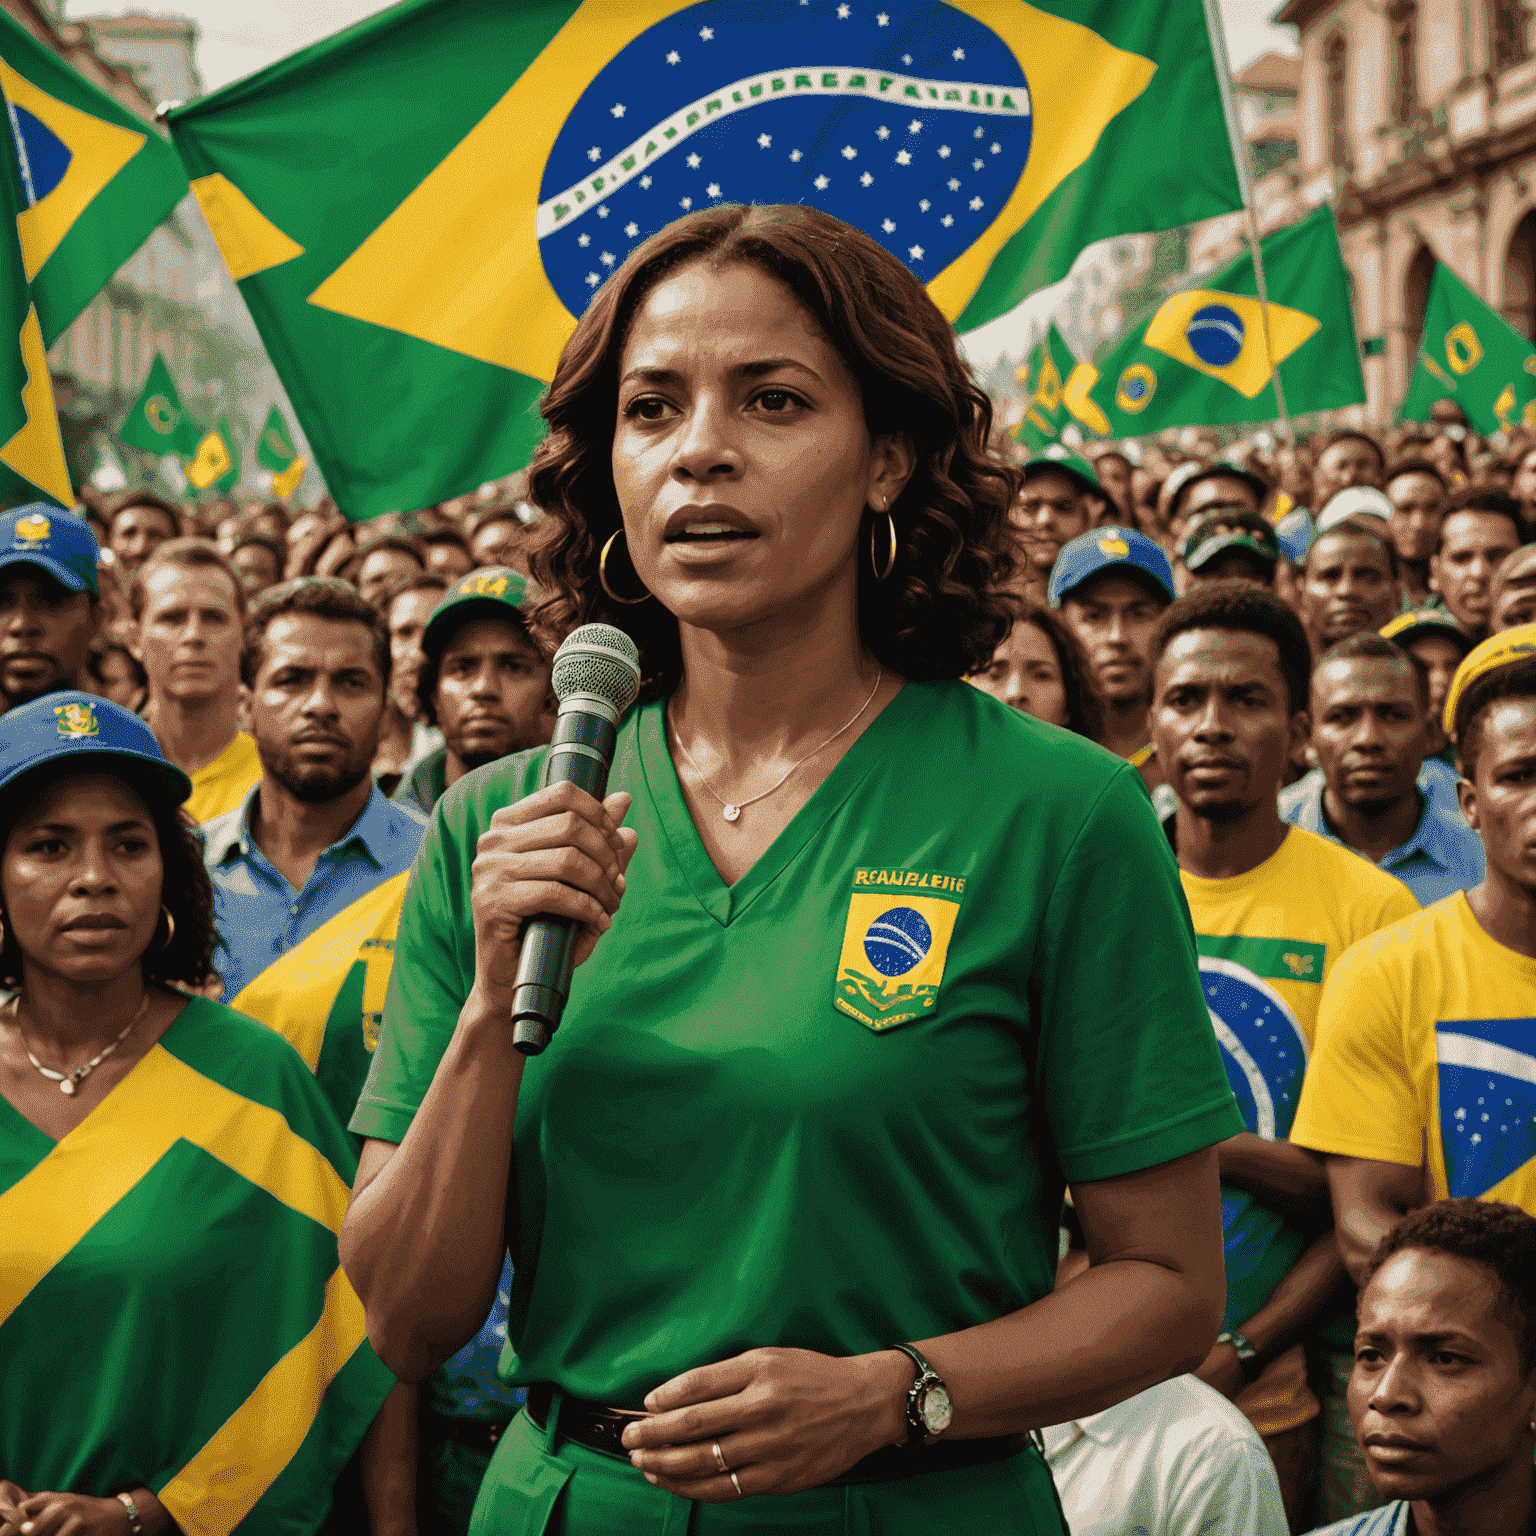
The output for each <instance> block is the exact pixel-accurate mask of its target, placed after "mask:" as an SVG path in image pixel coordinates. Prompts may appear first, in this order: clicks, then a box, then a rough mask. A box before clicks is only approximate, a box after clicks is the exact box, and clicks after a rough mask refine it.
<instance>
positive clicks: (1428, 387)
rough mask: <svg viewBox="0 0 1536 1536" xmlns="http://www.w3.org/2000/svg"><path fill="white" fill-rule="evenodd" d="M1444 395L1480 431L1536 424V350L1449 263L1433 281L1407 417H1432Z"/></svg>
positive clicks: (1405, 404)
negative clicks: (1432, 409)
mask: <svg viewBox="0 0 1536 1536" xmlns="http://www.w3.org/2000/svg"><path fill="white" fill-rule="evenodd" d="M1445 399H1451V400H1454V401H1455V402H1456V404H1457V405H1459V406H1460V407H1461V411H1462V414H1463V415H1464V416H1465V417H1466V418H1467V420H1468V421H1469V422H1471V423H1472V425H1473V427H1475V428H1476V429H1477V431H1479V432H1498V431H1504V432H1508V431H1509V430H1510V428H1511V427H1514V426H1516V425H1518V424H1519V423H1521V422H1524V423H1525V424H1526V425H1527V426H1536V347H1533V346H1532V345H1531V343H1530V342H1529V341H1527V340H1526V339H1525V337H1524V336H1522V335H1521V334H1520V333H1519V331H1517V330H1516V329H1515V328H1514V327H1513V326H1512V325H1510V324H1508V322H1507V321H1505V320H1504V318H1503V317H1502V316H1500V315H1498V314H1496V313H1495V312H1494V311H1493V310H1491V309H1490V308H1489V307H1488V306H1487V305H1486V304H1485V303H1484V302H1483V301H1482V300H1481V299H1480V298H1478V296H1477V295H1476V294H1475V293H1473V291H1472V290H1471V289H1470V288H1469V287H1467V285H1466V284H1465V283H1464V282H1462V280H1461V279H1460V278H1459V277H1457V276H1456V274H1455V273H1454V272H1452V271H1451V269H1450V268H1449V267H1448V266H1446V264H1445V263H1444V262H1443V261H1442V262H1437V263H1436V265H1435V275H1434V278H1433V280H1432V281H1431V282H1430V285H1429V302H1428V303H1427V304H1426V306H1425V309H1424V338H1423V340H1422V341H1421V342H1420V344H1419V361H1418V366H1417V367H1416V368H1415V369H1414V370H1413V377H1412V378H1411V379H1410V380H1409V381H1408V394H1407V397H1406V398H1405V399H1404V401H1403V409H1402V413H1401V414H1402V416H1403V417H1404V419H1405V420H1408V421H1428V420H1429V408H1430V406H1431V405H1433V404H1434V403H1435V401H1436V400H1445Z"/></svg>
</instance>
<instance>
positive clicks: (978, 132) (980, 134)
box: [976, 128, 987, 139]
mask: <svg viewBox="0 0 1536 1536" xmlns="http://www.w3.org/2000/svg"><path fill="white" fill-rule="evenodd" d="M986 136H987V130H986V129H985V128H978V129H977V130H976V137H977V138H978V139H984V138H986Z"/></svg>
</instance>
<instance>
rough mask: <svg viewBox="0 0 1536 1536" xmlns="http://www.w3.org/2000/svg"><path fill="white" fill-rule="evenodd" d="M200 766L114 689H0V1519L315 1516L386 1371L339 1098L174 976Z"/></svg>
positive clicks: (195, 976) (201, 903) (203, 877)
mask: <svg viewBox="0 0 1536 1536" xmlns="http://www.w3.org/2000/svg"><path fill="white" fill-rule="evenodd" d="M190 791H191V783H190V781H189V780H188V778H187V776H186V775H185V774H184V773H183V772H182V771H181V770H180V769H179V768H176V767H173V766H172V765H171V764H170V763H167V762H166V761H165V759H164V758H163V757H162V755H161V753H160V749H159V747H158V746H157V745H156V743H155V738H154V736H153V735H152V734H151V732H150V730H149V728H148V726H146V725H145V724H144V723H143V722H142V721H140V720H138V719H137V718H136V717H135V716H133V715H131V714H129V713H128V712H127V711H126V710H124V709H121V708H119V707H118V706H117V705H115V704H112V703H109V702H108V701H107V700H105V699H101V698H97V697H95V696H93V695H91V694H85V693H50V694H48V695H46V696H45V697H44V698H41V699H37V700H35V701H34V702H33V703H31V704H27V705H23V706H22V707H20V708H18V709H13V710H11V711H10V712H9V713H7V714H5V715H4V716H0V806H3V808H4V809H3V811H0V922H3V924H4V935H3V940H0V980H3V982H4V985H5V987H6V988H7V989H8V990H7V994H6V995H5V997H4V1000H3V1002H0V1232H3V1234H4V1237H3V1243H4V1258H3V1261H0V1404H4V1408H3V1409H0V1536H18V1533H20V1536H60V1533H65V1536H123V1533H125V1532H130V1533H132V1536H140V1533H143V1536H164V1533H167V1532H172V1531H175V1530H176V1529H177V1528H178V1527H179V1528H181V1529H183V1530H186V1531H197V1532H206V1533H222V1532H227V1531H230V1530H232V1529H233V1528H234V1527H235V1526H236V1525H239V1526H240V1529H241V1530H242V1532H246V1533H264V1532H273V1533H282V1536H297V1533H307V1532H312V1531H315V1530H317V1529H318V1528H319V1526H320V1525H321V1523H322V1521H323V1520H324V1519H325V1517H326V1512H327V1509H328V1508H329V1505H330V1498H331V1486H332V1484H333V1482H334V1481H335V1480H336V1477H337V1474H338V1472H339V1471H340V1469H341V1467H342V1464H343V1463H345V1462H346V1461H347V1459H348V1458H349V1457H350V1456H351V1455H352V1453H353V1451H354V1450H356V1449H357V1448H358V1446H359V1443H360V1442H361V1441H362V1440H363V1437H364V1432H365V1431H366V1430H368V1427H369V1424H370V1422H371V1421H374V1419H375V1416H376V1415H377V1414H378V1413H379V1408H380V1405H381V1404H382V1403H383V1402H384V1401H385V1398H386V1395H387V1394H389V1393H390V1391H391V1388H392V1385H393V1378H392V1377H391V1376H390V1375H389V1373H388V1372H387V1371H386V1370H385V1369H384V1367H383V1366H382V1365H381V1364H380V1363H379V1361H378V1360H377V1358H376V1357H375V1356H374V1355H373V1352H372V1351H371V1350H370V1348H369V1347H368V1344H367V1342H366V1340H365V1339H364V1337H363V1319H362V1311H361V1308H360V1307H359V1306H358V1303H357V1299H356V1297H355V1295H354V1294H353V1292H352V1290H351V1287H350V1286H349V1285H348V1284H347V1282H346V1278H345V1276H344V1275H343V1274H342V1273H341V1271H340V1269H339V1267H338V1264H337V1255H336V1237H335V1233H336V1229H337V1228H339V1226H340V1225H341V1218H342V1214H343V1211H344V1209H345V1205H346V1197H347V1185H348V1182H349V1181H350V1179H351V1177H352V1173H353V1168H354V1162H353V1156H352V1152H351V1149H350V1146H349V1144H348V1142H347V1139H346V1136H345V1135H344V1133H343V1131H342V1128H341V1126H340V1125H339V1124H337V1122H336V1120H335V1118H334V1116H333V1114H332V1113H331V1111H330V1108H329V1106H328V1104H327V1103H326V1100H325V1098H324V1096H323V1095H322V1094H321V1093H320V1090H319V1089H318V1088H317V1087H316V1085H315V1080H314V1078H313V1077H312V1076H311V1074H310V1072H309V1070H308V1069H307V1068H306V1067H305V1065H304V1063H303V1062H302V1061H301V1060H300V1059H299V1056H298V1054H297V1053H296V1052H295V1051H293V1050H292V1049H291V1048H290V1047H289V1046H288V1045H287V1044H286V1043H285V1042H284V1041H283V1040H282V1039H281V1038H279V1037H278V1036H277V1035H274V1034H272V1033H271V1032H270V1031H269V1030H266V1029H263V1028H262V1027H261V1026H260V1025H258V1024H256V1023H254V1022H252V1021H251V1020H250V1019H247V1018H244V1017H242V1016H241V1015H240V1014H237V1013H234V1012H233V1011H231V1010H230V1009H228V1008H225V1007H223V1006H221V1005H220V1004H217V1003H212V1002H208V1001H207V1000H205V999H203V998H198V997H191V996H188V995H187V993H186V992H184V991H181V990H178V988H177V986H176V985H173V983H180V984H184V985H188V986H201V985H203V984H205V983H206V982H207V981H208V980H209V978H210V977H212V975H213V970H212V966H211V964H210V960H211V957H212V952H213V948H214V945H215V942H216V940H215V936H214V931H213V898H212V893H211V891H210V889H209V885H208V876H207V874H206V873H205V871H204V869H203V861H202V855H201V852H200V849H199V847H198V844H197V842H196V840H195V838H194V836H193V835H192V834H191V833H189V832H188V831H187V830H186V829H185V828H184V827H183V826H182V825H181V822H180V819H179V811H178V807H179V806H180V805H181V803H182V801H184V800H185V799H186V798H187V795H188V794H189V793H190ZM332 1377H334V1379H332ZM327 1383H328V1384H329V1385H328V1387H327V1385H326V1384H327ZM402 1391H403V1389H402ZM396 1411H397V1410H396V1409H392V1410H391V1413H392V1414H394V1413H395V1412H396ZM365 1459H366V1458H365ZM365 1475H369V1474H368V1469H367V1468H365ZM372 1480H373V1481H374V1483H375V1484H379V1488H378V1491H379V1494H380V1497H379V1499H378V1502H379V1505H380V1508H383V1507H384V1506H385V1505H386V1504H387V1502H388V1500H387V1498H385V1497H383V1495H384V1494H386V1493H387V1492H389V1490H387V1489H384V1488H383V1487H382V1484H380V1483H379V1479H377V1478H375V1479H372ZM404 1497H405V1501H406V1502H407V1503H408V1501H409V1487H408V1486H407V1488H406V1490H405V1495H404ZM389 1529H390V1525H389V1523H388V1522H387V1521H384V1522H382V1523H376V1524H375V1527H374V1530H375V1536H379V1533H381V1532H383V1531H386V1530H389Z"/></svg>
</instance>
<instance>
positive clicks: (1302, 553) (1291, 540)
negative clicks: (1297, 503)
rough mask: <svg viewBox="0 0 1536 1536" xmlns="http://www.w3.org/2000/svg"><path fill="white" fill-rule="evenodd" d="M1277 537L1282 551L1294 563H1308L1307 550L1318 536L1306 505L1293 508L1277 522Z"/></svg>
mask: <svg viewBox="0 0 1536 1536" xmlns="http://www.w3.org/2000/svg"><path fill="white" fill-rule="evenodd" d="M1275 537H1276V538H1277V539H1278V540H1279V541H1280V553H1281V554H1282V555H1284V556H1285V558H1286V559H1287V560H1289V561H1290V562H1291V564H1292V565H1304V564H1306V559H1307V551H1308V550H1309V549H1311V548H1312V541H1313V540H1314V539H1315V538H1316V537H1317V527H1316V525H1315V524H1314V523H1313V521H1312V514H1311V513H1310V512H1308V511H1307V509H1306V508H1305V507H1295V508H1293V509H1292V510H1291V511H1289V512H1287V513H1286V514H1285V516H1284V517H1282V518H1281V519H1280V521H1279V522H1278V523H1276V524H1275Z"/></svg>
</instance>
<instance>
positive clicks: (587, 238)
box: [576, 235, 592, 246]
mask: <svg viewBox="0 0 1536 1536" xmlns="http://www.w3.org/2000/svg"><path fill="white" fill-rule="evenodd" d="M576 244H577V245H581V246H587V245H591V244H592V236H591V235H577V237H576Z"/></svg>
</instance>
